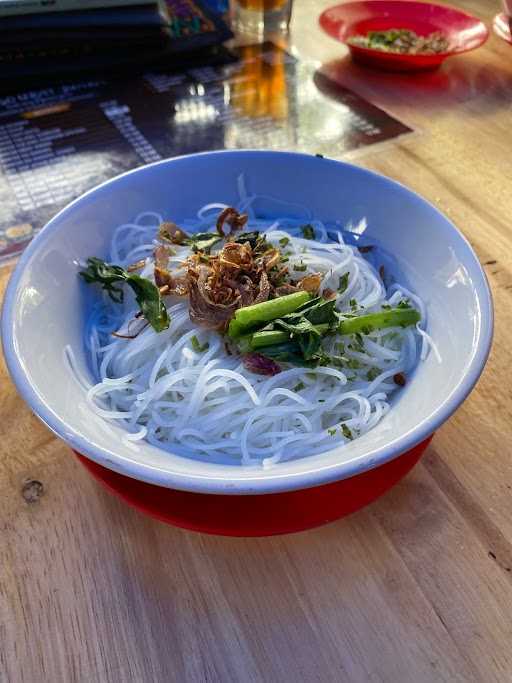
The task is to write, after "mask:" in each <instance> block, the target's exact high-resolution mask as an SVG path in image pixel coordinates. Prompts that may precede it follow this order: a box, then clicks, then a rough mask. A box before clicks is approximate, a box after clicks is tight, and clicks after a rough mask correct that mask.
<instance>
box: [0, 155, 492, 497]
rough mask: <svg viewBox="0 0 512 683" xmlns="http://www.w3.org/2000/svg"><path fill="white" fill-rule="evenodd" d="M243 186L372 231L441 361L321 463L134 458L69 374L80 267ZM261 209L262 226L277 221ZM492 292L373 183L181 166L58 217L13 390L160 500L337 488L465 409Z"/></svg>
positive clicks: (218, 159) (234, 160) (34, 284)
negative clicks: (174, 493) (119, 233)
mask: <svg viewBox="0 0 512 683" xmlns="http://www.w3.org/2000/svg"><path fill="white" fill-rule="evenodd" d="M241 173H243V174H244V175H245V178H246V182H247V184H248V186H249V189H250V192H252V193H256V194H263V195H272V196H274V197H277V198H280V199H282V200H285V201H288V202H297V203H300V204H304V205H307V206H308V207H309V208H310V209H311V210H312V211H313V213H314V215H315V216H317V217H319V218H321V219H324V220H329V221H333V220H339V221H342V223H346V222H349V221H357V220H359V219H360V218H362V217H363V216H366V218H367V220H368V228H367V232H366V233H365V234H366V235H367V237H368V239H369V240H370V241H371V240H372V239H375V240H376V241H378V242H379V243H380V244H381V245H383V246H384V248H385V249H386V250H387V251H388V252H390V253H391V254H393V255H394V256H395V258H396V260H397V264H398V267H399V269H400V271H401V273H402V280H403V282H404V284H406V285H409V286H410V287H411V288H412V289H413V290H414V291H416V292H417V293H418V294H419V295H420V296H421V297H422V298H423V300H424V301H425V302H426V305H427V310H428V331H429V332H430V334H431V335H432V337H433V338H434V339H435V342H436V344H437V346H438V348H439V351H440V353H441V356H442V364H438V362H437V361H436V359H435V357H434V355H433V354H430V355H429V357H428V358H427V360H426V361H425V362H423V363H420V365H419V367H418V368H417V370H416V372H415V374H414V378H413V380H411V382H410V383H409V384H408V386H407V387H406V388H405V389H404V390H403V392H401V393H400V397H399V398H398V399H397V400H396V402H395V405H394V407H393V410H392V411H390V413H389V414H388V415H387V416H386V417H385V419H383V420H382V421H381V423H380V424H379V425H378V426H377V427H376V428H375V429H373V430H372V431H370V432H369V433H368V434H366V435H364V436H363V437H361V438H360V439H357V440H356V441H354V442H353V443H350V444H349V445H346V446H343V447H338V448H333V449H332V450H330V451H329V452H326V453H324V454H322V455H316V456H312V457H310V458H304V459H302V460H297V461H291V462H285V463H282V464H279V465H277V466H276V467H274V468H272V469H269V470H260V469H254V468H247V467H239V466H228V465H217V464H210V463H208V464H205V463H204V462H199V461H195V460H193V459H187V458H183V457H179V456H176V455H171V454H169V453H167V452H164V451H161V450H159V449H158V448H155V447H154V446H150V445H149V444H142V445H141V444H131V445H129V444H127V443H126V442H124V441H123V440H122V439H121V438H120V437H121V428H120V427H118V426H117V425H115V424H111V423H109V422H106V421H103V420H102V419H101V418H99V417H98V416H97V415H96V414H94V413H93V412H92V411H91V410H90V408H89V407H88V406H87V404H86V402H85V400H84V390H83V389H82V388H81V386H80V385H79V384H78V383H77V382H76V381H75V380H74V379H73V377H72V376H71V374H70V372H69V371H68V369H67V367H66V364H65V363H64V362H63V349H64V347H65V346H66V345H68V344H69V345H70V346H71V347H72V349H73V351H74V353H75V356H76V358H77V359H78V363H79V366H80V368H81V370H82V371H83V372H84V373H85V374H90V373H89V370H88V365H87V359H86V354H85V352H84V343H83V329H84V321H85V319H86V317H87V312H88V308H89V306H90V305H91V301H92V298H91V296H90V295H89V294H88V293H87V292H86V291H85V290H86V289H87V288H86V286H85V285H84V283H82V282H81V281H80V279H79V278H78V277H77V264H78V262H79V261H81V260H84V259H85V258H86V257H88V256H91V255H97V256H105V255H106V253H107V245H108V244H109V242H110V238H111V234H112V231H113V229H114V228H115V227H116V226H117V225H119V224H120V223H123V222H127V221H129V220H131V219H133V217H134V216H135V215H136V214H138V213H139V212H141V211H144V210H147V209H150V210H155V211H158V212H159V213H161V214H163V215H165V216H166V217H168V218H170V219H171V218H172V219H173V220H176V221H177V222H179V221H180V219H182V218H184V217H187V216H191V215H193V214H194V213H195V212H196V210H197V208H198V207H200V206H202V205H204V204H206V203H208V202H214V201H222V202H226V203H228V204H233V203H236V201H237V178H238V176H239V175H240V174H241ZM276 211H277V210H276V207H275V206H274V207H272V206H271V205H270V204H268V205H267V206H266V207H265V206H261V212H263V213H266V214H269V213H274V214H275V213H276ZM492 326H493V314H492V302H491V296H490V292H489V287H488V285H487V281H486V278H485V275H484V273H483V271H482V268H481V267H480V264H479V262H478V259H477V258H476V256H475V254H474V252H473V251H472V249H471V247H470V245H469V244H468V242H467V241H466V240H465V239H464V237H463V236H462V235H461V234H460V233H459V232H458V230H457V229H456V228H455V227H454V225H453V224H452V223H451V222H450V221H449V220H448V219H447V218H446V217H445V216H443V215H442V214H441V213H440V212H439V211H437V209H435V208H434V207H433V206H432V205H431V204H429V203H428V202H426V201H425V200H424V199H422V198H421V197H419V196H418V195H416V194H414V193H413V192H411V191H410V190H408V189H407V188H405V187H403V186H401V185H399V184H397V183H395V182H393V181H391V180H388V179H387V178H384V177H382V176H379V175H377V174H375V173H371V172H369V171H366V170H363V169H361V168H357V167H355V166H351V165H349V164H344V163H339V162H336V161H331V160H327V159H321V158H316V157H312V156H306V155H301V154H292V153H281V152H260V151H226V152H213V153H206V154H196V155H192V156H187V157H180V158H176V159H170V160H167V161H163V162H160V163H157V164H153V165H151V166H146V167H144V168H140V169H137V170H135V171H132V172H130V173H127V174H125V175H122V176H120V177H118V178H115V179H114V180H112V181H109V182H107V183H104V184H103V185H101V186H99V187H97V188H95V189H94V190H91V191H90V192H88V193H87V194H85V195H84V196H83V197H80V198H79V199H77V200H76V201H75V202H73V203H72V204H70V205H69V206H68V207H67V208H65V209H64V210H63V211H61V212H60V213H59V214H58V215H57V216H56V217H55V218H54V219H53V220H52V221H50V223H49V224H48V225H47V226H46V227H45V228H44V229H43V230H42V231H41V232H40V234H39V235H37V237H36V238H35V239H34V241H33V242H32V243H31V244H30V246H29V247H28V249H27V250H26V252H25V253H24V254H23V256H22V258H21V259H20V262H19V263H18V266H17V268H16V269H15V271H14V273H13V275H12V278H11V281H10V283H9V286H8V289H7V293H6V297H5V304H4V310H3V317H2V336H3V345H4V351H5V356H6V360H7V365H8V368H9V371H10V373H11V375H12V378H13V380H14V382H15V384H16V386H17V388H18V390H19V392H20V393H21V395H22V396H23V398H24V399H25V400H26V401H27V403H28V404H29V405H30V407H31V408H32V410H33V411H34V412H35V413H36V414H37V415H38V416H39V417H40V418H41V419H42V420H43V421H44V422H45V423H46V424H47V425H48V426H49V427H50V429H52V430H53V431H54V432H55V433H56V434H58V435H59V436H60V437H62V439H64V441H66V442H67V443H68V444H69V445H70V446H72V447H73V448H74V449H76V450H77V451H79V452H80V453H82V454H83V455H85V456H86V457H87V458H89V459H91V460H93V461H96V462H97V463H99V464H101V465H103V466H105V467H107V468H110V469H111V470H114V471H116V472H119V473H121V474H124V475H127V476H129V477H133V478H135V479H139V480H142V481H145V482H149V483H152V484H157V485H159V486H164V487H167V488H172V489H180V490H184V491H194V492H199V493H226V494H251V493H258V494H261V493H270V492H283V491H293V490H297V489H303V488H308V487H312V486H317V485H320V484H325V483H327V482H334V481H338V480H341V479H345V478H347V477H351V476H353V475H357V474H359V473H361V472H365V471H366V470H369V469H371V468H375V467H378V466H379V465H382V464H383V463H385V462H387V461H389V460H392V459H394V458H397V457H398V456H400V455H401V454H403V453H405V452H406V451H409V450H410V449H411V448H413V447H414V446H415V445H417V444H418V443H420V442H421V441H423V440H425V439H426V438H427V437H428V436H429V435H431V434H432V433H433V432H434V431H435V430H436V429H437V428H438V427H439V426H440V425H441V424H442V423H443V422H444V421H445V420H447V419H448V418H449V417H450V415H451V414H452V413H453V411H454V410H456V409H457V407H458V406H459V405H460V404H461V402H462V401H463V400H464V399H465V398H466V396H467V395H468V393H469V392H470V391H471V389H472V388H473V386H474V384H475V382H476V381H477V379H478V377H479V375H480V373H481V372H482V369H483V367H484V364H485V361H486V358H487V355H488V353H489V348H490V345H491V338H492Z"/></svg>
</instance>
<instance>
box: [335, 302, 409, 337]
mask: <svg viewBox="0 0 512 683" xmlns="http://www.w3.org/2000/svg"><path fill="white" fill-rule="evenodd" d="M420 320H421V316H420V314H419V313H418V311H417V310H416V309H414V308H400V309H399V308H392V309H391V310H390V311H382V312H379V313H367V314H366V315H359V316H357V317H355V318H349V319H344V320H342V321H341V322H340V324H339V327H338V332H339V333H340V334H355V333H356V332H362V333H363V334H370V332H371V331H373V330H380V329H382V328H384V327H408V326H409V325H415V324H416V323H417V322H419V321H420Z"/></svg>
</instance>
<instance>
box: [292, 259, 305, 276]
mask: <svg viewBox="0 0 512 683" xmlns="http://www.w3.org/2000/svg"><path fill="white" fill-rule="evenodd" d="M293 270H296V271H298V272H301V273H302V272H304V271H305V270H307V265H306V264H305V263H303V262H302V261H301V262H300V263H294V264H293Z"/></svg>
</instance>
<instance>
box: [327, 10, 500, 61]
mask: <svg viewBox="0 0 512 683" xmlns="http://www.w3.org/2000/svg"><path fill="white" fill-rule="evenodd" d="M382 2H384V3H390V2H393V3H396V4H397V5H405V4H407V5H421V6H423V7H435V8H437V9H441V10H448V11H451V12H455V13H456V14H459V15H460V16H463V17H466V18H467V19H471V20H472V21H473V22H474V25H475V27H476V26H478V27H479V28H480V29H481V30H482V36H481V39H480V42H479V43H477V44H476V45H473V46H472V47H460V48H453V49H450V50H446V51H445V52H436V53H435V54H403V53H400V52H384V51H383V50H377V49H376V48H373V47H365V46H364V45H352V44H351V43H349V42H348V41H347V39H346V38H340V37H336V36H333V35H332V34H331V33H330V32H329V31H327V29H326V28H325V27H324V22H325V17H326V15H327V14H328V13H329V12H331V11H332V10H335V9H339V8H342V7H343V8H345V7H349V6H350V5H352V6H354V5H375V6H377V5H378V4H379V3H382ZM318 23H319V25H320V28H321V29H322V31H323V32H324V33H326V34H327V35H328V36H329V38H332V39H333V40H336V41H338V42H339V43H342V44H343V45H346V46H347V47H348V48H349V50H350V51H351V52H358V53H361V54H366V55H368V56H370V55H371V56H372V57H381V58H382V59H386V60H388V61H392V60H394V61H404V60H414V61H415V62H416V63H418V64H420V63H422V62H431V61H433V60H434V59H438V60H440V61H442V60H444V59H446V58H447V57H455V56H456V55H461V54H464V53H466V52H471V51H472V50H478V48H480V47H482V45H484V43H486V42H487V40H488V39H489V36H490V31H489V28H488V27H487V25H486V24H485V22H484V21H482V19H479V18H478V17H476V16H475V15H474V14H470V13H469V12H465V11H464V10H461V9H460V8H459V7H455V6H453V5H439V4H438V3H436V2H418V0H350V2H342V3H339V4H337V5H333V6H332V7H327V8H326V9H325V10H323V12H322V13H321V14H320V16H319V17H318ZM350 37H351V36H348V38H350Z"/></svg>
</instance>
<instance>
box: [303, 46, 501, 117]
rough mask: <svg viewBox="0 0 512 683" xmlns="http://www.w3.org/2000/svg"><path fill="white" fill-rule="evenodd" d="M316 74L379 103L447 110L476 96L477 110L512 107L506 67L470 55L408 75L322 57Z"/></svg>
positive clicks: (426, 109) (350, 61) (481, 111)
mask: <svg viewBox="0 0 512 683" xmlns="http://www.w3.org/2000/svg"><path fill="white" fill-rule="evenodd" d="M318 74H322V75H323V76H327V77H328V78H329V79H331V80H332V81H335V82H336V83H338V84H340V85H342V86H345V87H347V88H350V89H352V90H354V91H355V92H357V93H358V94H360V95H362V96H364V97H367V98H368V99H370V100H371V101H373V102H375V103H376V104H378V105H379V106H383V107H385V108H386V107H387V108H393V107H396V106H397V105H398V106H400V105H402V106H403V105H406V106H408V107H410V106H416V107H418V108H421V110H422V111H423V112H425V111H427V112H433V111H441V110H446V108H447V107H449V106H450V105H457V104H461V103H464V102H469V101H471V100H473V99H476V98H478V100H479V103H478V111H479V114H485V113H486V112H492V111H495V110H496V109H501V108H504V107H508V106H510V99H511V97H510V93H511V91H512V71H511V70H510V69H506V68H502V67H498V68H497V67H496V66H495V65H493V64H482V63H481V61H477V60H476V59H471V57H468V56H466V57H454V58H452V59H451V60H448V61H446V62H445V63H444V64H443V65H442V66H441V68H439V69H437V70H435V71H426V72H424V73H409V74H408V73H392V72H387V71H379V70H377V69H371V68H367V67H364V66H360V65H358V64H357V63H354V62H353V61H352V59H351V58H350V57H349V56H346V57H344V58H342V59H337V60H333V61H331V62H326V63H325V64H323V65H322V67H320V69H319V70H318V71H317V75H318ZM323 82H325V80H324V79H322V78H318V77H315V83H316V85H317V87H318V88H319V89H320V90H322V83H323ZM326 94H329V93H328V92H327V93H326Z"/></svg>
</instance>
